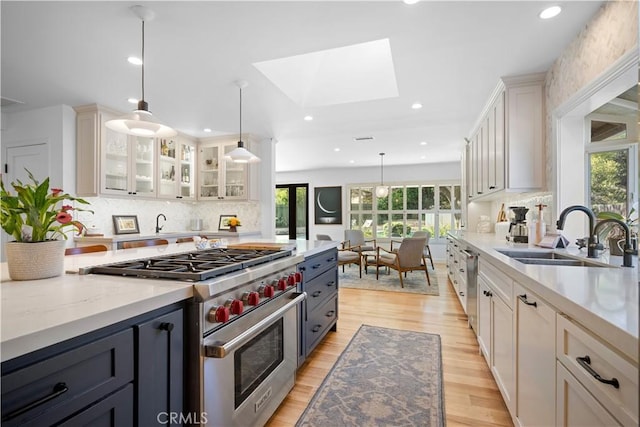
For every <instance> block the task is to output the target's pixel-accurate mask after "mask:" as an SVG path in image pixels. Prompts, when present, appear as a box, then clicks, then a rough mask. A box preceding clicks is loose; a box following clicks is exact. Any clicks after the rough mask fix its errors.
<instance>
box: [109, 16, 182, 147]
mask: <svg viewBox="0 0 640 427" xmlns="http://www.w3.org/2000/svg"><path fill="white" fill-rule="evenodd" d="M131 11H132V12H133V13H134V14H135V15H136V16H137V17H138V18H140V20H141V21H142V98H141V99H140V101H138V108H137V109H136V110H134V111H132V112H131V113H129V114H127V115H124V116H121V117H118V118H116V119H114V120H109V121H107V122H106V123H105V126H106V127H108V128H109V129H111V130H114V131H116V132H120V133H126V134H129V135H136V136H146V137H161V138H165V137H170V136H174V135H176V134H177V133H178V132H176V131H175V130H174V129H172V128H170V127H169V126H166V125H164V124H162V123H161V122H160V121H158V120H157V119H156V118H155V117H153V115H152V114H151V112H150V111H149V104H148V103H147V102H146V101H145V100H144V64H145V61H144V23H145V21H151V20H152V19H153V18H154V17H155V13H154V12H153V11H152V10H151V9H148V8H146V7H144V6H140V5H137V6H132V7H131Z"/></svg>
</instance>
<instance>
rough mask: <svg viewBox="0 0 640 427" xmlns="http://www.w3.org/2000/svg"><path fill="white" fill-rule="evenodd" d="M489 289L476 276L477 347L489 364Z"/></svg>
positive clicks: (483, 281)
mask: <svg viewBox="0 0 640 427" xmlns="http://www.w3.org/2000/svg"><path fill="white" fill-rule="evenodd" d="M491 295H492V294H491V289H490V288H489V285H487V282H485V280H484V279H483V278H482V276H478V331H477V332H478V345H479V346H480V351H481V352H482V354H483V355H484V358H485V359H486V360H487V364H489V365H490V364H491V362H490V361H491Z"/></svg>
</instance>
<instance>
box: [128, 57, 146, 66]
mask: <svg viewBox="0 0 640 427" xmlns="http://www.w3.org/2000/svg"><path fill="white" fill-rule="evenodd" d="M127 61H129V63H130V64H133V65H142V59H140V58H138V57H136V56H130V57H128V58H127Z"/></svg>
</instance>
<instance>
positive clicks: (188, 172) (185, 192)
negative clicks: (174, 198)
mask: <svg viewBox="0 0 640 427" xmlns="http://www.w3.org/2000/svg"><path fill="white" fill-rule="evenodd" d="M195 158H196V148H195V146H193V145H191V144H187V143H182V144H180V192H179V196H180V197H181V198H194V197H195V185H194V181H195V177H194V169H195V166H194V165H195Z"/></svg>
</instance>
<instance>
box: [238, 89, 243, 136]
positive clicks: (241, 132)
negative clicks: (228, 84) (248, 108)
mask: <svg viewBox="0 0 640 427" xmlns="http://www.w3.org/2000/svg"><path fill="white" fill-rule="evenodd" d="M238 139H239V141H238V142H239V143H240V144H243V143H242V88H240V135H239V136H238ZM243 145H244V144H243ZM241 146H242V145H241Z"/></svg>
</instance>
